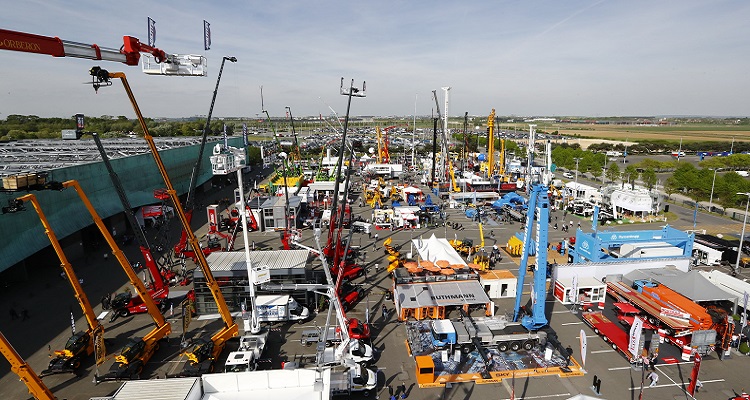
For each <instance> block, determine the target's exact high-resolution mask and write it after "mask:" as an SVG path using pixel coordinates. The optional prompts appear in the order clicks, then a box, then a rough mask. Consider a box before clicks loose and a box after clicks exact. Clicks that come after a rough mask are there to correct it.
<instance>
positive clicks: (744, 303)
mask: <svg viewBox="0 0 750 400" xmlns="http://www.w3.org/2000/svg"><path fill="white" fill-rule="evenodd" d="M748 297H750V295H749V294H748V293H747V292H745V294H744V295H743V296H742V318H740V332H742V330H743V329H745V325H747V300H748Z"/></svg>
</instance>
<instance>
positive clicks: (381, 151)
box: [375, 126, 391, 164]
mask: <svg viewBox="0 0 750 400" xmlns="http://www.w3.org/2000/svg"><path fill="white" fill-rule="evenodd" d="M375 132H376V134H377V136H376V139H377V141H378V164H383V163H386V164H387V163H389V162H390V161H391V160H390V159H391V157H390V154H388V142H387V141H386V139H385V137H384V135H383V133H382V132H381V131H380V127H379V126H376V127H375Z"/></svg>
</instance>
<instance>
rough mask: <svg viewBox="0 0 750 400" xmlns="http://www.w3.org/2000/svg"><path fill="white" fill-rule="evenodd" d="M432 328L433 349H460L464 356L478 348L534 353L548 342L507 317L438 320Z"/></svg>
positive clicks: (545, 336)
mask: <svg viewBox="0 0 750 400" xmlns="http://www.w3.org/2000/svg"><path fill="white" fill-rule="evenodd" d="M430 329H431V331H432V338H433V339H432V345H433V347H435V348H437V349H445V348H449V347H453V348H455V347H458V348H460V349H461V351H462V352H463V353H469V352H471V350H472V349H473V348H474V347H478V345H479V346H484V347H493V348H497V349H498V350H499V351H502V352H506V351H508V350H511V351H518V350H521V349H524V350H531V349H533V348H534V347H536V346H537V345H542V346H543V345H544V344H546V343H547V335H546V333H545V332H543V331H536V332H532V331H529V330H528V329H526V328H525V327H524V326H523V325H521V323H518V322H516V323H514V322H509V321H508V319H507V318H506V317H505V316H499V317H481V318H467V317H465V318H464V319H463V321H451V320H447V319H441V320H435V321H432V322H431V324H430Z"/></svg>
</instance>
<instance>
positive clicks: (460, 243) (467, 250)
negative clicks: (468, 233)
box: [448, 223, 484, 255]
mask: <svg viewBox="0 0 750 400" xmlns="http://www.w3.org/2000/svg"><path fill="white" fill-rule="evenodd" d="M479 237H480V240H481V242H480V243H479V244H478V245H474V241H473V240H471V239H464V240H458V239H454V240H449V241H448V243H450V245H451V246H452V247H453V249H455V250H456V251H457V252H459V253H461V254H463V255H470V254H476V253H477V252H479V251H481V250H482V249H483V248H484V233H483V231H482V224H481V223H479Z"/></svg>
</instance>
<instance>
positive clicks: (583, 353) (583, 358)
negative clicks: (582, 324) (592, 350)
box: [580, 329, 588, 368]
mask: <svg viewBox="0 0 750 400" xmlns="http://www.w3.org/2000/svg"><path fill="white" fill-rule="evenodd" d="M580 338H581V365H582V366H583V367H584V368H586V348H587V347H588V346H587V343H586V332H585V331H584V330H583V329H581V336H580Z"/></svg>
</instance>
